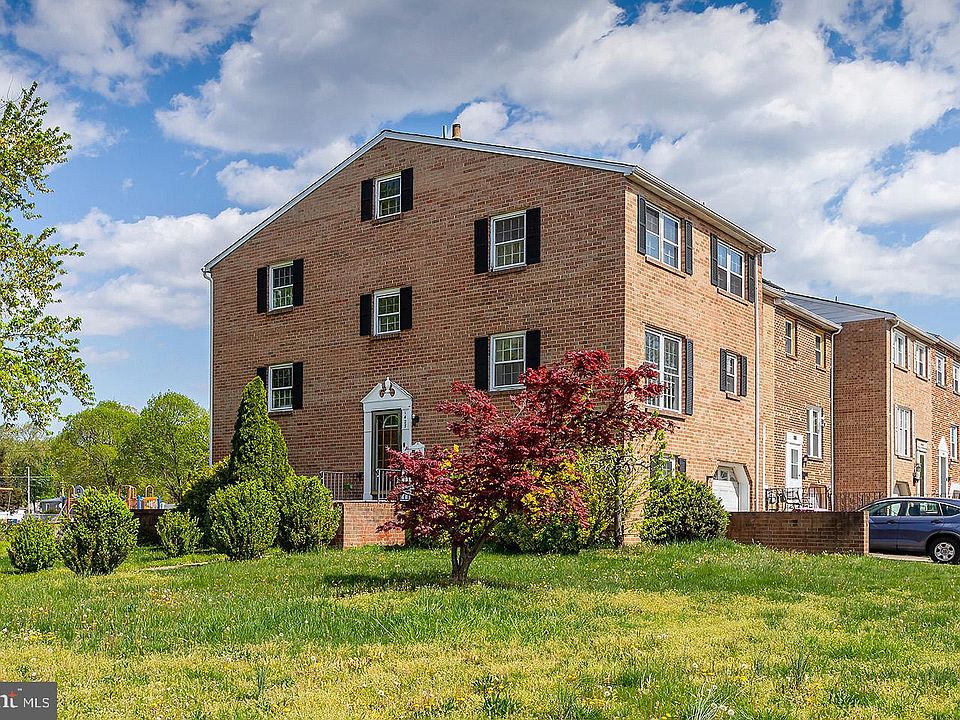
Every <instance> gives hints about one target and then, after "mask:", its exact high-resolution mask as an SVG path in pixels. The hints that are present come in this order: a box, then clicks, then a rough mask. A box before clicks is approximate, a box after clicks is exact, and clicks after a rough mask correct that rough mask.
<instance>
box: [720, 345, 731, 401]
mask: <svg viewBox="0 0 960 720" xmlns="http://www.w3.org/2000/svg"><path fill="white" fill-rule="evenodd" d="M720 391H721V392H730V388H728V387H727V351H726V350H724V349H723V348H720Z"/></svg>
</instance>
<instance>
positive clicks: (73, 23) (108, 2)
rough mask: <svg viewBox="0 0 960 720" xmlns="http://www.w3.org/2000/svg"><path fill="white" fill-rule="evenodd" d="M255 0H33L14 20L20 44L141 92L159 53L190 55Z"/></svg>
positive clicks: (102, 86)
mask: <svg viewBox="0 0 960 720" xmlns="http://www.w3.org/2000/svg"><path fill="white" fill-rule="evenodd" d="M254 9H255V8H254V5H253V2H252V0H232V1H225V0H210V1H206V0H180V1H177V0H152V1H151V2H149V3H146V4H135V3H131V2H127V1H126V0H98V1H97V2H74V3H64V2H61V1H59V0H35V1H34V3H33V5H32V7H31V10H30V12H29V14H28V15H26V16H25V17H23V18H19V19H18V21H16V22H14V23H11V26H10V28H9V29H10V31H11V32H12V34H13V36H14V38H15V39H16V42H17V44H18V45H19V46H20V47H22V48H24V49H26V50H30V51H32V52H35V53H37V54H38V55H40V56H42V57H44V58H46V59H48V60H51V61H53V62H54V63H55V64H56V66H57V67H58V68H59V69H60V70H62V71H63V72H65V73H67V74H68V75H69V76H70V77H71V78H73V79H74V80H75V81H77V82H79V83H81V84H83V85H84V86H86V87H89V88H91V89H93V90H95V91H97V92H99V93H102V94H103V95H106V96H108V97H111V98H114V99H122V100H128V101H139V100H142V99H144V98H145V97H146V90H145V85H144V82H145V78H146V77H147V76H148V75H151V74H153V73H154V72H156V71H157V69H158V68H159V67H160V63H162V62H163V61H164V60H168V59H172V60H188V59H191V58H194V57H198V56H200V55H202V54H203V53H204V52H205V51H206V49H207V48H208V47H209V46H210V45H212V44H213V43H216V42H219V41H220V40H222V39H223V38H224V37H225V36H226V35H227V33H229V32H230V31H231V30H232V29H233V28H235V27H236V26H237V25H239V24H240V23H242V22H244V21H245V20H246V19H247V18H248V17H249V16H250V14H251V13H252V12H253V10H254Z"/></svg>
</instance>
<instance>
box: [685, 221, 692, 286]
mask: <svg viewBox="0 0 960 720" xmlns="http://www.w3.org/2000/svg"><path fill="white" fill-rule="evenodd" d="M683 269H684V271H685V272H686V273H687V275H693V223H692V222H690V221H689V220H687V221H685V222H684V223H683Z"/></svg>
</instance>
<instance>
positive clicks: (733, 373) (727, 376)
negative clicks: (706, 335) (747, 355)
mask: <svg viewBox="0 0 960 720" xmlns="http://www.w3.org/2000/svg"><path fill="white" fill-rule="evenodd" d="M739 364H740V356H739V355H737V354H736V353H732V352H724V353H723V389H724V391H725V392H728V393H733V394H734V395H736V394H737V390H738V388H737V384H738V383H739V382H740V368H739Z"/></svg>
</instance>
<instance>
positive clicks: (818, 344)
mask: <svg viewBox="0 0 960 720" xmlns="http://www.w3.org/2000/svg"><path fill="white" fill-rule="evenodd" d="M813 357H814V359H815V360H816V362H817V367H818V368H825V367H826V366H827V352H826V338H825V336H824V334H823V333H822V332H820V331H819V330H818V331H817V332H815V333H814V334H813Z"/></svg>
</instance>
